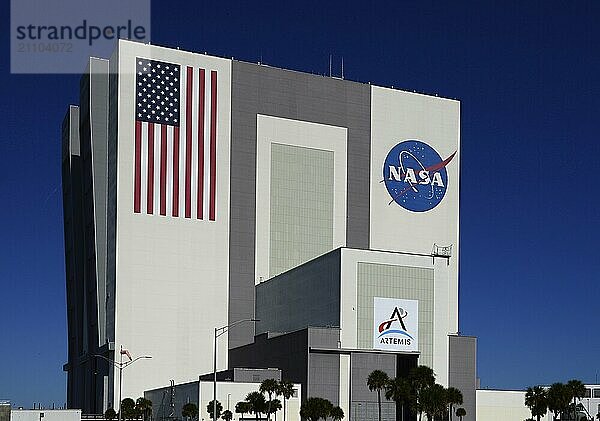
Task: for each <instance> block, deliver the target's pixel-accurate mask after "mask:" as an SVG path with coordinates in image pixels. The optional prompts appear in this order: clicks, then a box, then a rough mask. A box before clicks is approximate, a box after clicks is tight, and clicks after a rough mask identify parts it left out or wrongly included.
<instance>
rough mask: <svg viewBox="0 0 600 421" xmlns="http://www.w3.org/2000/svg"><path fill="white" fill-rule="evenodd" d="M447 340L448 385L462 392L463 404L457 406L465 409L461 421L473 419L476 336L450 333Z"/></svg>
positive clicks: (475, 382) (475, 379)
mask: <svg viewBox="0 0 600 421" xmlns="http://www.w3.org/2000/svg"><path fill="white" fill-rule="evenodd" d="M449 340H450V342H449V345H450V348H449V349H450V356H449V364H448V370H449V373H448V385H449V386H452V387H455V388H457V389H458V390H460V391H461V392H462V395H463V404H462V405H458V407H463V408H464V409H465V411H467V415H466V416H465V417H463V421H474V420H475V413H476V408H477V405H476V393H475V390H476V389H477V338H474V337H470V336H455V335H451V336H450V337H449Z"/></svg>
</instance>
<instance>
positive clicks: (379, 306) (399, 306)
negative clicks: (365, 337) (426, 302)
mask: <svg viewBox="0 0 600 421" xmlns="http://www.w3.org/2000/svg"><path fill="white" fill-rule="evenodd" d="M373 322H374V325H373V348H374V349H383V350H387V351H418V349H419V346H418V345H419V342H418V338H419V302H418V301H416V300H403V299H397V298H380V297H375V298H373Z"/></svg>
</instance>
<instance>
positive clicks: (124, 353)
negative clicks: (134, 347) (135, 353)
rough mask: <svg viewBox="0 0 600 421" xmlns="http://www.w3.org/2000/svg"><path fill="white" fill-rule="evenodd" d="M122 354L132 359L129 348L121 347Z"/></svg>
mask: <svg viewBox="0 0 600 421" xmlns="http://www.w3.org/2000/svg"><path fill="white" fill-rule="evenodd" d="M121 355H127V358H129V361H131V360H132V358H131V354H130V353H129V351H128V350H127V349H121Z"/></svg>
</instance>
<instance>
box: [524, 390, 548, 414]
mask: <svg viewBox="0 0 600 421" xmlns="http://www.w3.org/2000/svg"><path fill="white" fill-rule="evenodd" d="M525 406H527V407H528V408H529V410H530V411H531V416H532V417H536V418H537V421H540V417H543V416H544V415H546V412H547V410H548V398H547V396H546V389H544V388H543V387H541V386H534V387H528V388H527V392H525Z"/></svg>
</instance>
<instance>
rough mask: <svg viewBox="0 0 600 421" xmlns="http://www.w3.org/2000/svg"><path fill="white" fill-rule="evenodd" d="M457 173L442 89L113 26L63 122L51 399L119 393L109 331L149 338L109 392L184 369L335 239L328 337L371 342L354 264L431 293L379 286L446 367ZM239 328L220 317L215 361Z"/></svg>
mask: <svg viewBox="0 0 600 421" xmlns="http://www.w3.org/2000/svg"><path fill="white" fill-rule="evenodd" d="M459 186H460V103H459V102H458V101H455V100H450V99H445V98H438V97H432V96H427V95H421V94H415V93H409V92H404V91H399V90H394V89H388V88H383V87H377V86H373V85H370V84H362V83H357V82H351V81H346V80H340V79H335V78H326V77H321V76H317V75H310V74H306V73H300V72H294V71H288V70H283V69H277V68H272V67H268V66H262V65H257V64H250V63H244V62H239V61H235V60H229V59H223V58H218V57H212V56H208V55H205V54H197V53H192V52H186V51H180V50H175V49H169V48H163V47H158V46H151V45H145V44H139V43H133V42H128V41H120V42H119V44H118V48H117V49H116V51H115V53H114V54H113V56H112V57H111V58H110V59H109V60H102V59H90V66H89V69H88V70H87V72H86V74H84V76H83V77H82V84H81V105H80V106H71V107H69V110H68V112H67V115H66V117H65V120H64V122H63V198H64V209H65V262H66V267H67V271H66V272H67V300H68V309H67V311H68V321H69V361H68V362H67V364H65V370H66V371H67V372H68V375H69V380H68V405H69V406H70V407H78V408H82V409H83V410H84V412H96V413H100V412H103V411H104V410H106V408H108V407H111V406H112V407H117V406H118V405H116V404H115V402H116V401H117V400H118V388H119V382H118V375H117V372H116V371H115V370H114V369H113V368H112V367H111V366H110V365H109V364H108V363H107V362H106V361H105V360H104V359H103V358H102V357H104V358H105V359H109V360H110V359H115V358H116V359H117V360H118V359H119V358H120V355H119V349H120V348H121V347H123V348H125V349H127V350H129V352H130V353H131V355H132V356H133V357H134V358H135V357H136V356H139V355H151V356H152V359H146V360H141V361H138V362H136V363H135V364H133V365H131V366H129V367H127V368H126V369H125V371H124V382H123V385H122V387H123V390H122V395H123V397H132V398H134V399H135V398H137V397H139V396H141V395H142V394H143V391H145V390H150V389H155V388H159V387H162V386H164V385H165V384H167V383H168V382H169V381H170V380H174V381H175V382H176V383H184V382H190V381H195V379H197V378H198V376H199V375H201V374H204V373H207V372H210V371H211V370H212V358H213V343H212V338H213V332H214V328H215V327H221V326H226V325H228V324H229V323H233V322H236V321H238V320H244V319H250V318H253V317H254V316H255V310H256V308H255V287H257V286H260V284H261V283H262V282H263V281H267V280H269V279H271V278H273V277H276V276H278V275H280V274H283V273H285V272H286V271H289V270H291V269H293V268H296V267H299V266H301V265H303V264H305V263H306V262H308V261H310V260H312V259H315V258H317V257H318V256H321V255H324V254H326V253H329V252H331V251H333V250H336V249H339V248H342V253H343V254H344V256H345V257H344V258H343V259H342V265H341V271H342V279H343V282H341V283H339V285H341V286H340V291H341V292H340V293H341V295H340V297H341V300H340V302H341V303H342V304H341V308H340V309H339V312H338V316H339V323H338V325H337V327H339V328H340V329H341V330H340V342H341V344H340V346H342V347H348V348H357V349H358V348H360V349H364V348H365V347H366V348H369V346H366V345H370V347H371V348H373V342H372V336H373V335H372V332H371V334H370V336H369V334H366V333H359V332H361V329H362V330H365V329H364V327H362V324H361V323H366V322H365V321H364V320H362V319H360V317H358V316H357V314H358V312H359V310H360V311H367V312H372V311H373V309H372V306H373V302H372V300H373V299H374V298H376V297H375V296H371V295H370V296H369V297H371V298H370V300H371V301H370V304H369V303H366V304H365V303H359V302H358V301H357V300H360V294H358V285H360V284H361V282H359V278H361V276H362V277H363V278H364V279H370V280H371V281H372V282H373V283H375V284H376V283H377V282H379V281H378V279H380V280H381V279H383V278H382V277H385V276H388V277H391V279H392V281H393V278H394V277H395V276H397V277H400V278H401V277H402V276H405V275H406V280H404V278H402V281H401V282H406V285H409V283H410V282H413V284H411V286H410V288H412V289H411V291H413V290H414V291H417V290H419V289H422V290H423V291H421V292H419V294H421V293H423V294H425V295H426V296H427V297H430V298H428V299H427V300H425V299H422V300H421V301H419V300H420V298H418V297H417V295H418V294H417V295H415V294H416V293H415V294H413V293H412V292H411V293H410V294H408V293H407V294H408V295H406V296H403V297H402V296H398V297H395V298H396V299H406V300H413V301H419V303H418V305H419V306H420V307H419V310H418V312H419V316H420V317H421V318H420V319H419V329H420V331H421V332H429V333H428V335H430V336H431V339H424V340H422V341H419V342H418V343H419V348H418V349H416V352H418V353H419V355H420V358H421V359H422V362H423V363H425V364H427V365H431V366H432V367H433V368H434V370H435V372H436V374H437V379H438V381H439V382H440V383H442V384H444V385H452V384H453V382H452V379H451V377H452V374H451V373H453V368H452V364H453V363H452V361H453V359H452V356H451V348H452V344H451V342H452V340H453V339H452V338H453V336H452V335H456V333H457V332H458V255H459ZM398 253H401V254H398ZM436 256H437V257H436ZM394 268H395V269H394ZM398 268H400V269H398ZM402 268H405V269H402ZM407 268H412V269H410V270H413V269H414V271H416V272H419V273H418V274H417V275H414V274H413V273H412V272H410V270H409V269H407ZM419 269H422V270H421V271H419ZM386 270H387V271H388V272H389V273H387V272H386ZM403 270H404V272H402V271H403ZM416 272H415V273H416ZM386 273H387V275H386ZM361 274H362V275H361ZM413 275H414V276H413ZM365 277H366V278H365ZM419 277H420V278H419ZM400 278H398V279H399V280H400ZM421 278H423V279H421ZM425 278H427V279H425ZM361 279H362V278H361ZM381 282H384V281H381ZM399 282H400V281H399ZM419 282H424V283H427V282H429V284H427V285H429V286H428V287H426V288H425V287H421V284H420V283H419ZM423 285H424V284H423ZM407 288H408V286H407ZM425 290H426V291H425ZM386 294H387V293H386V292H383V291H382V292H380V293H379V295H378V296H377V297H379V298H389V297H386ZM411 294H412V295H413V296H414V297H417V298H414V297H412V298H411V297H409V295H411ZM425 295H423V296H425ZM419 297H420V295H419ZM365 306H371V307H369V308H368V310H366V307H365ZM370 314H371V313H370ZM400 318H401V316H400ZM400 318H399V319H397V321H398V322H400ZM370 323H371V325H372V324H373V316H372V315H371V322H370ZM371 327H372V326H371ZM254 334H255V330H254V325H253V324H252V323H242V324H240V325H237V326H236V327H234V328H232V329H231V330H230V332H229V334H228V337H227V340H225V339H222V340H220V342H219V343H218V347H217V350H218V353H217V369H218V370H223V369H226V368H228V366H229V363H228V350H230V349H233V348H236V347H240V346H245V345H248V344H251V343H252V342H253V340H254ZM361 335H363V336H364V337H363V336H361ZM365 335H366V336H365ZM365 338H370V339H368V340H367V339H365ZM427 338H429V336H428V337H427ZM365 341H367V342H369V341H370V342H369V343H367V342H365ZM363 342H364V343H363ZM97 355H100V356H101V357H97ZM457 355H458V354H457ZM342 360H343V358H342ZM340 364H347V362H342V363H340ZM344 367H345V368H344ZM348 367H349V366H343V367H342V366H340V369H341V370H342V371H343V370H348V369H349V368H348ZM284 376H285V373H284ZM348 376H349V375H346V377H345V378H348ZM340 382H343V378H342V377H340ZM348 399H352V398H351V397H349V398H348ZM348 405H350V403H348ZM348 408H350V406H348ZM473 408H474V407H473ZM472 412H474V411H472Z"/></svg>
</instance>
